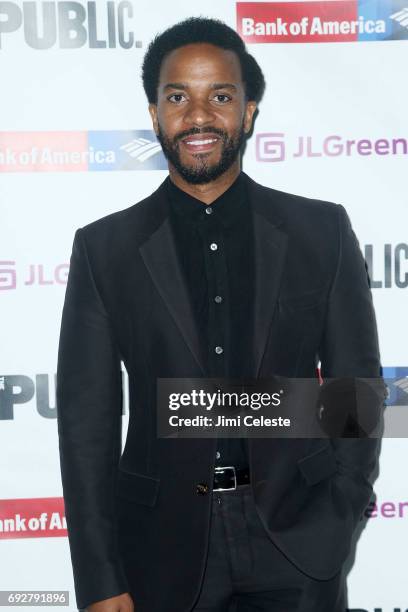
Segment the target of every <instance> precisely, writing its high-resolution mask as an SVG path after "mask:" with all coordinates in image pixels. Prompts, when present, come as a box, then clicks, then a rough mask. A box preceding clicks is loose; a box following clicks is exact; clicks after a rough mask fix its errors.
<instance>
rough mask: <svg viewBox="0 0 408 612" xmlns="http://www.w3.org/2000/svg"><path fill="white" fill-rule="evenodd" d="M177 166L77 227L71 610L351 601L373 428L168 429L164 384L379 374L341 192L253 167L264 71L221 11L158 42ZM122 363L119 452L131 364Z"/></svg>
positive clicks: (65, 403)
mask: <svg viewBox="0 0 408 612" xmlns="http://www.w3.org/2000/svg"><path fill="white" fill-rule="evenodd" d="M143 84H144V88H145V92H146V94H147V98H148V101H149V112H150V115H151V118H152V121H153V126H154V130H155V132H156V134H157V137H158V139H159V141H160V143H161V145H162V148H163V151H164V154H165V155H166V157H167V159H168V165H169V176H168V177H167V178H166V179H165V181H164V182H163V183H162V184H161V185H160V186H159V188H158V189H157V190H156V191H155V192H154V193H153V194H152V195H151V196H149V197H147V198H146V199H144V200H143V201H141V202H139V203H137V204H135V205H133V206H131V207H129V208H127V209H125V210H122V211H119V212H116V213H113V214H110V215H108V216H105V217H103V218H101V219H99V220H97V221H94V222H92V223H89V224H88V225H86V226H84V227H82V228H79V229H78V230H77V231H76V233H75V237H74V243H73V249H72V255H71V264H70V273H69V278H68V285H67V290H66V297H65V303H64V309H63V315H62V325H61V335H60V344H59V352H58V368H57V404H58V431H59V443H60V458H61V471H62V482H63V490H64V499H65V509H66V518H67V525H68V535H69V543H70V549H71V556H72V563H73V570H74V579H75V589H76V598H77V604H78V607H80V608H84V607H87V609H88V610H89V612H119V611H121V612H131V611H133V610H135V611H136V612H188V611H190V610H196V611H203V610H207V611H212V612H216V611H217V612H221V611H227V610H230V609H233V608H231V605H233V604H234V605H235V606H236V608H234V609H236V610H238V611H239V612H244V611H247V612H249V611H251V610H254V611H255V610H262V611H268V612H274V611H275V612H277V611H283V610H284V611H285V612H291V611H295V610H296V611H297V612H320V611H321V612H344V610H345V607H346V599H345V576H344V561H345V559H346V557H347V555H348V553H349V550H350V545H351V538H352V535H353V533H354V531H355V528H356V526H357V524H358V522H359V518H360V515H361V513H362V511H363V509H364V508H365V506H366V504H367V503H368V501H369V499H370V496H371V494H372V486H371V484H370V482H369V480H368V478H369V477H370V476H371V475H372V473H373V471H374V470H375V468H376V466H377V454H378V453H377V442H378V441H377V440H376V439H369V438H365V439H352V438H335V439H330V440H329V439H324V438H323V437H322V438H309V439H308V438H297V439H276V438H275V439H268V438H261V439H250V438H248V439H245V438H242V439H239V438H235V439H232V438H230V439H227V438H221V437H218V439H213V438H203V439H181V438H178V439H177V438H176V439H171V438H161V437H158V436H157V435H156V392H157V379H158V378H205V377H233V378H240V377H243V378H248V377H249V378H253V379H258V378H259V379H261V378H262V379H268V378H270V377H273V376H274V375H280V376H287V377H299V378H301V377H304V378H313V377H314V376H315V372H316V367H317V365H318V362H319V360H320V362H321V375H322V377H323V379H325V378H327V377H379V376H380V360H379V351H378V342H377V332H376V324H375V318H374V312H373V306H372V298H371V293H370V289H369V283H368V277H367V271H366V267H365V264H364V260H363V257H362V254H361V252H360V249H359V247H358V243H357V240H356V237H355V235H354V233H353V231H352V229H351V226H350V222H349V219H348V216H347V214H346V212H345V209H344V208H343V207H342V206H341V205H336V204H332V203H330V202H322V201H319V200H312V199H307V198H303V197H300V196H295V195H291V194H289V193H284V192H281V191H277V190H274V189H270V188H267V187H263V186H262V185H259V184H258V183H256V182H255V181H254V180H252V179H251V178H250V177H249V176H247V175H246V174H245V173H244V172H242V171H241V168H240V155H239V153H240V150H241V147H242V144H243V143H244V141H245V138H246V135H247V134H248V133H249V132H250V130H251V128H252V124H253V119H254V114H255V111H256V109H257V103H258V102H259V100H260V98H261V96H262V93H263V89H264V85H265V84H264V78H263V75H262V71H261V69H260V67H259V66H258V64H257V63H256V61H255V60H254V58H253V57H252V56H250V55H249V54H248V53H247V51H246V49H245V45H244V43H243V42H242V40H241V39H240V37H239V36H238V35H237V34H236V33H235V32H234V31H233V30H232V29H231V28H229V27H227V26H226V25H225V24H223V23H221V22H219V21H216V20H210V19H204V18H192V19H189V20H186V21H184V22H182V23H179V24H177V25H175V26H174V27H172V28H170V29H168V30H166V31H165V32H164V33H162V34H161V35H159V36H157V37H156V38H155V39H154V40H153V42H152V43H151V45H150V47H149V49H148V51H147V53H146V56H145V59H144V64H143ZM121 360H123V362H124V364H125V366H126V369H127V372H128V375H129V405H130V414H129V427H128V434H127V439H126V444H125V448H124V451H123V454H122V455H121V439H120V435H121V400H122V383H121V369H120V361H121Z"/></svg>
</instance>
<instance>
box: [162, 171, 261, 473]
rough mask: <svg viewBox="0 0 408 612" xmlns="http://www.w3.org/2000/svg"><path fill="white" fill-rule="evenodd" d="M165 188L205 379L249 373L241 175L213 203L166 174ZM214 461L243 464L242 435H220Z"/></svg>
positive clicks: (248, 271)
mask: <svg viewBox="0 0 408 612" xmlns="http://www.w3.org/2000/svg"><path fill="white" fill-rule="evenodd" d="M167 191H168V196H169V200H170V221H171V225H172V228H173V231H174V235H175V239H176V244H177V249H178V255H179V260H180V263H181V266H182V269H183V271H184V275H185V280H186V283H187V288H188V289H189V291H190V295H191V298H192V304H193V309H194V313H195V317H196V324H197V327H198V331H199V335H200V338H201V341H202V343H203V348H204V351H203V352H204V355H206V357H207V361H206V366H207V372H208V377H211V378H217V377H219V378H222V377H230V378H245V377H250V376H251V368H252V350H251V346H252V344H251V343H252V335H253V333H252V329H253V328H252V324H253V296H254V285H253V283H254V270H253V261H254V258H253V233H252V209H251V207H250V202H249V198H248V196H247V191H246V178H245V174H244V173H243V172H241V173H240V174H239V175H238V177H237V179H236V180H235V181H234V183H233V184H232V185H231V186H230V187H229V188H228V189H227V190H226V191H225V192H224V193H223V194H221V196H219V197H218V198H217V199H216V200H214V201H213V202H212V203H211V204H205V203H204V202H202V201H201V200H198V199H197V198H194V197H193V196H191V195H189V194H188V193H186V192H185V191H183V190H182V189H180V188H179V187H177V186H176V185H175V184H174V183H173V182H172V181H171V179H170V177H168V178H167ZM216 465H223V466H226V465H234V466H236V467H247V466H248V453H247V441H246V439H245V438H218V440H217V452H216Z"/></svg>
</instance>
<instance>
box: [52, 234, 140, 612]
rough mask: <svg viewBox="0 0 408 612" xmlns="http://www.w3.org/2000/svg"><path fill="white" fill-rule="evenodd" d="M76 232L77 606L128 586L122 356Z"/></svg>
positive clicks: (67, 322) (65, 416) (67, 437)
mask: <svg viewBox="0 0 408 612" xmlns="http://www.w3.org/2000/svg"><path fill="white" fill-rule="evenodd" d="M83 234H84V230H83V229H82V228H79V229H77V230H76V232H75V236H74V241H73V246H72V254H71V258H70V269H69V274H68V282H67V287H66V293H65V301H64V306H63V310H62V319H61V329H60V338H59V347H58V364H57V381H56V398H57V422H58V436H59V454H60V467H61V477H62V486H63V496H64V504H65V515H66V521H67V530H68V539H69V546H70V553H71V560H72V567H73V574H74V585H75V594H76V600H77V605H78V608H85V607H86V606H87V605H89V604H91V603H93V602H95V601H99V600H101V599H106V598H108V597H113V596H115V595H119V594H120V593H123V592H126V591H128V590H129V589H128V585H127V582H126V577H125V574H124V571H123V568H122V566H121V562H120V559H119V554H118V545H117V526H116V517H115V487H116V474H117V466H118V461H119V458H120V454H121V426H122V418H121V412H122V378H121V368H120V355H119V351H118V348H117V346H116V344H115V339H114V335H113V332H112V328H111V325H110V321H109V317H108V314H107V312H106V310H105V308H104V305H103V303H102V300H101V298H100V295H99V293H98V290H97V287H96V285H95V282H94V278H93V276H92V271H91V267H90V262H89V259H88V255H87V250H86V245H85V238H84V235H83Z"/></svg>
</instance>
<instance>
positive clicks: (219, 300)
mask: <svg viewBox="0 0 408 612" xmlns="http://www.w3.org/2000/svg"><path fill="white" fill-rule="evenodd" d="M214 301H215V302H217V304H221V302H222V297H221V296H220V295H216V296H215V298H214Z"/></svg>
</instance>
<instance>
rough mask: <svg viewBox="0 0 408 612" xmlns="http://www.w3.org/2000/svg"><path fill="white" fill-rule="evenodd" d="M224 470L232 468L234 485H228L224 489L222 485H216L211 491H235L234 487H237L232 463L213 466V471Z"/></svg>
mask: <svg viewBox="0 0 408 612" xmlns="http://www.w3.org/2000/svg"><path fill="white" fill-rule="evenodd" d="M225 470H232V475H233V477H234V486H233V487H228V488H226V489H224V488H222V487H218V488H217V489H213V491H235V489H236V488H237V473H236V471H235V466H233V465H227V466H224V467H220V466H217V467H216V468H214V472H221V473H223V472H225Z"/></svg>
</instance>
